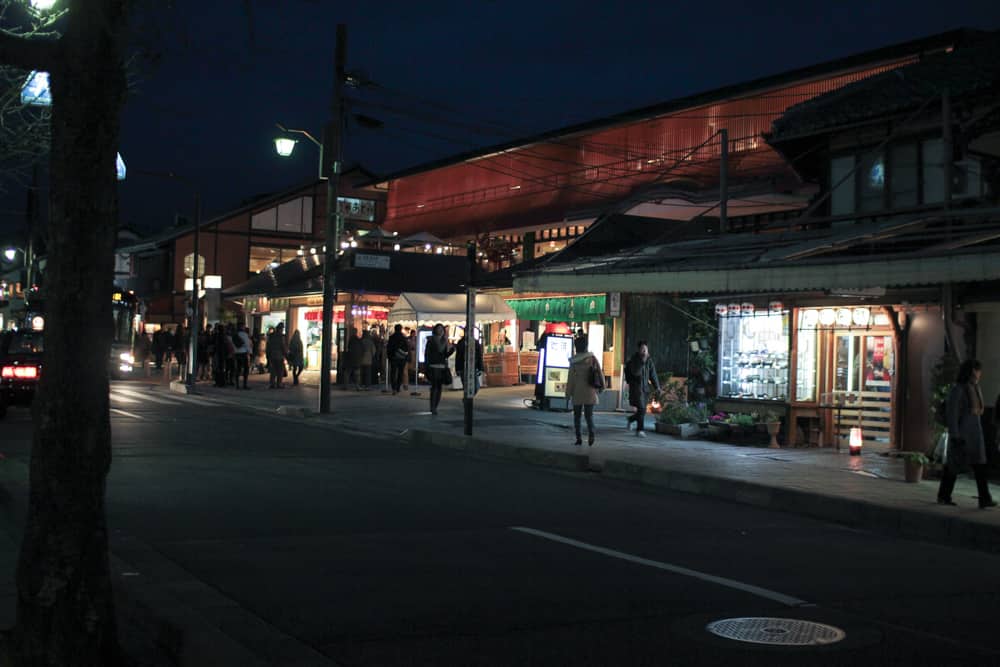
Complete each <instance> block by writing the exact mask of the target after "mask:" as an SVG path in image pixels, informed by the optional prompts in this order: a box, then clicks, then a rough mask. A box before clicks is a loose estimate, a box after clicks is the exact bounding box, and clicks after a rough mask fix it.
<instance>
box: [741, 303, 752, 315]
mask: <svg viewBox="0 0 1000 667" xmlns="http://www.w3.org/2000/svg"><path fill="white" fill-rule="evenodd" d="M753 311H754V307H753V304H752V303H750V302H749V301H746V302H744V303H742V304H741V305H740V315H753Z"/></svg>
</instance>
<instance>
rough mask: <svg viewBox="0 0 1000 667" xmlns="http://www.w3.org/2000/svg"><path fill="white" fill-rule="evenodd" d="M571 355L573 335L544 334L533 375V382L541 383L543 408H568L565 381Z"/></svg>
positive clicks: (567, 375)
mask: <svg viewBox="0 0 1000 667" xmlns="http://www.w3.org/2000/svg"><path fill="white" fill-rule="evenodd" d="M572 356H573V336H567V335H562V334H546V335H545V345H544V347H543V348H542V349H541V350H539V351H538V371H537V373H536V375H535V382H537V383H538V384H541V385H543V390H542V405H541V408H542V409H543V410H569V406H570V402H569V399H568V398H566V382H567V381H569V359H570V357H572ZM536 396H537V394H536Z"/></svg>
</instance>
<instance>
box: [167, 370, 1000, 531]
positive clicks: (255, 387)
mask: <svg viewBox="0 0 1000 667" xmlns="http://www.w3.org/2000/svg"><path fill="white" fill-rule="evenodd" d="M316 379H317V376H316V374H315V373H313V374H306V375H304V380H305V381H304V382H303V383H302V384H300V385H299V386H297V387H288V388H285V389H268V388H267V381H266V380H267V378H266V376H251V380H250V384H251V390H250V391H244V390H238V391H237V390H236V389H233V388H225V389H223V388H216V387H212V386H204V387H203V386H201V385H200V384H199V387H198V391H199V392H202V393H203V394H204V395H205V396H206V397H211V398H212V399H213V400H216V401H225V402H226V403H229V404H232V405H234V406H239V407H241V408H244V409H250V410H256V411H263V412H268V413H271V414H276V415H285V418H290V419H296V418H297V419H306V420H308V421H309V422H310V423H314V424H317V423H318V424H324V425H327V426H329V427H332V428H338V429H343V430H348V431H356V432H359V433H368V434H372V435H377V436H388V437H396V438H405V439H406V440H408V441H410V442H413V443H414V444H424V445H426V444H430V445H435V446H442V447H448V448H452V449H458V450H463V451H465V452H468V453H470V454H473V455H477V456H489V457H500V458H504V459H509V460H517V461H521V462H525V463H529V464H535V465H546V466H551V467H556V468H562V469H567V470H576V471H591V472H597V473H599V474H601V475H602V476H604V477H608V478H613V479H619V480H628V481H633V482H639V483H642V484H648V485H653V486H658V487H663V488H669V489H673V490H677V491H683V492H686V493H696V494H700V495H706V496H712V497H716V498H722V499H725V500H730V501H733V502H740V503H746V504H751V505H756V506H759V507H766V508H768V509H774V510H780V511H786V512H793V513H797V514H802V515H806V516H811V517H815V518H819V519H823V520H828V521H833V522H836V523H841V524H845V525H849V526H852V527H856V528H864V529H868V530H874V531H878V532H882V533H887V534H892V535H899V536H903V537H908V538H915V539H921V540H928V541H932V542H936V543H944V544H951V545H954V546H964V547H971V548H975V549H982V550H986V551H1000V508H996V509H992V510H980V509H979V508H978V505H977V498H976V488H975V484H974V482H973V481H972V480H971V478H968V479H967V478H965V476H963V477H962V478H961V479H959V482H958V484H957V485H956V488H955V492H954V498H955V501H956V502H957V503H958V505H959V506H958V507H945V506H940V505H938V504H937V503H936V497H937V480H925V481H923V482H921V483H919V484H908V483H906V482H904V481H903V462H902V461H901V460H899V459H897V458H894V457H889V456H884V455H882V454H879V453H876V452H871V451H869V452H866V453H865V454H862V455H861V456H850V455H848V453H847V452H846V451H841V452H837V451H835V450H833V449H829V448H824V449H817V448H796V449H784V448H783V449H767V448H764V447H748V446H739V445H730V444H723V443H716V442H711V441H703V440H681V439H679V438H674V437H672V436H667V435H661V434H658V433H654V432H652V423H651V422H652V421H653V420H652V419H651V418H650V419H647V425H648V426H649V427H650V431H649V434H648V437H647V438H644V439H640V438H637V437H636V436H635V433H634V432H631V431H626V429H625V417H624V415H623V414H622V413H614V412H598V413H595V425H596V428H597V443H596V444H595V446H594V447H587V446H586V445H584V446H583V447H576V446H574V445H573V440H574V438H573V433H572V415H571V414H570V413H565V412H549V411H540V410H534V409H530V408H528V407H525V399H526V398H529V397H531V396H532V389H533V388H532V387H531V386H530V385H522V386H519V387H487V388H484V389H483V390H482V391H481V392H480V393H479V395H478V396H477V397H476V399H475V411H474V422H473V436H471V437H466V436H465V435H463V425H464V422H463V411H462V401H461V398H462V392H460V391H445V393H444V396H443V399H442V402H441V406H440V410H439V414H438V415H437V416H432V415H431V414H430V412H429V406H428V404H427V401H428V392H427V387H421V388H420V394H421V395H420V396H412V395H410V392H406V391H404V392H402V393H401V394H400V395H397V396H392V395H391V394H390V393H386V392H384V391H382V390H381V389H373V390H371V391H362V392H358V391H354V390H347V391H345V390H343V389H341V388H339V387H337V386H335V387H334V389H333V390H332V391H331V400H330V404H331V413H330V414H329V415H319V414H317V406H318V390H317V387H316V386H314V384H313V383H314V382H315V381H316ZM307 383H308V384H307ZM164 389H165V387H164ZM410 389H411V390H414V389H415V388H414V387H410ZM192 398H194V397H192ZM995 495H997V496H1000V489H997V490H996V491H995Z"/></svg>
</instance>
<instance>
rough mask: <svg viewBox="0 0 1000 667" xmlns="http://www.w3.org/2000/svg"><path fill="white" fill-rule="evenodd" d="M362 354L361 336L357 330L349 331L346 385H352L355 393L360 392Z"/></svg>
mask: <svg viewBox="0 0 1000 667" xmlns="http://www.w3.org/2000/svg"><path fill="white" fill-rule="evenodd" d="M363 353H364V346H363V345H362V344H361V336H359V335H358V331H357V329H352V330H351V337H350V338H348V340H347V369H346V370H347V383H346V384H353V385H354V390H355V391H361V357H362V354H363Z"/></svg>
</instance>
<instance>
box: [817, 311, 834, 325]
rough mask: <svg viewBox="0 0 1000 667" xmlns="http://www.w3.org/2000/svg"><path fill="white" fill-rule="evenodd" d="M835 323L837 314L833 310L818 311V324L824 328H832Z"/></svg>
mask: <svg viewBox="0 0 1000 667" xmlns="http://www.w3.org/2000/svg"><path fill="white" fill-rule="evenodd" d="M836 321H837V313H836V312H835V311H834V310H833V308H824V309H823V310H821V311H819V323H820V324H822V325H823V326H825V327H829V326H832V325H833V323H834V322H836Z"/></svg>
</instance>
